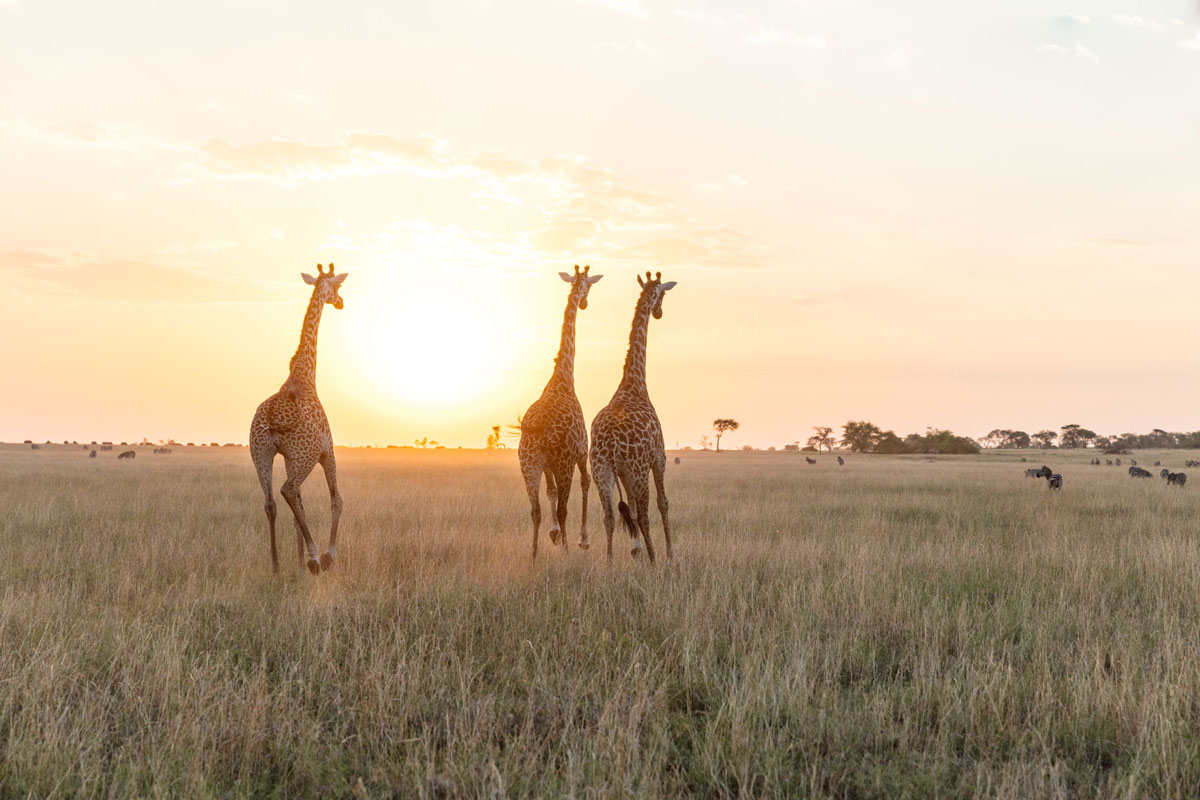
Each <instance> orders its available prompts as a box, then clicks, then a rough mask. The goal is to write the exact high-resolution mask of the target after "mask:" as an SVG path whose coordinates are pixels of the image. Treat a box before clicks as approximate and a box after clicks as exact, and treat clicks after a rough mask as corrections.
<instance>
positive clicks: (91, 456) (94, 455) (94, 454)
mask: <svg viewBox="0 0 1200 800" xmlns="http://www.w3.org/2000/svg"><path fill="white" fill-rule="evenodd" d="M95 457H96V451H95V450H93V451H92V452H91V453H89V454H88V458H95Z"/></svg>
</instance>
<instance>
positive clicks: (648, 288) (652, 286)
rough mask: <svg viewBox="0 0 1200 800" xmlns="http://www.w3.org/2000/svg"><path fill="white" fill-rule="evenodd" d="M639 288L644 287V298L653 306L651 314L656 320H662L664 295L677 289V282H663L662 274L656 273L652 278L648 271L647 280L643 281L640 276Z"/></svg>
mask: <svg viewBox="0 0 1200 800" xmlns="http://www.w3.org/2000/svg"><path fill="white" fill-rule="evenodd" d="M637 279H638V286H641V287H642V297H643V298H646V299H647V300H649V302H650V303H651V304H652V305H651V307H650V313H651V314H653V315H654V318H655V319H662V300H663V295H664V294H666V293H667V292H669V291H670V290H671V289H674V288H675V281H668V282H667V283H663V282H662V273H661V272H656V273H654V277H653V278H651V277H650V271H649V270H647V271H646V280H642V276H641V275H638V276H637Z"/></svg>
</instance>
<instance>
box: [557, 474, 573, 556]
mask: <svg viewBox="0 0 1200 800" xmlns="http://www.w3.org/2000/svg"><path fill="white" fill-rule="evenodd" d="M574 471H575V465H574V464H572V465H571V466H570V467H568V468H567V471H566V472H563V473H562V474H560V475H556V476H555V478H554V483H555V485H556V486H557V488H558V513H557V514H555V522H556V523H557V525H558V541H559V544H561V545H562V548H563V550H564V551H565V550H566V549H567V508H568V506H569V505H570V502H571V479H572V478H574V477H575V476H574V475H573V474H572V473H573V472H574Z"/></svg>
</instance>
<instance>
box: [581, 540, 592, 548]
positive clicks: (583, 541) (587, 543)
mask: <svg viewBox="0 0 1200 800" xmlns="http://www.w3.org/2000/svg"><path fill="white" fill-rule="evenodd" d="M591 546H592V543H591V542H588V541H586V540H584V539H580V540H579V549H580V550H587V549H588V548H589V547H591Z"/></svg>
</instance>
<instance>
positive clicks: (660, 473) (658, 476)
mask: <svg viewBox="0 0 1200 800" xmlns="http://www.w3.org/2000/svg"><path fill="white" fill-rule="evenodd" d="M666 471H667V465H666V462H665V461H664V462H663V463H662V464H660V465H658V467H657V468H656V469H655V470H654V496H655V499H656V500H658V513H659V515H660V516H661V517H662V525H663V538H664V539H665V540H666V542H667V559H668V560H670V559H671V558H673V557H674V555H675V554H674V552H673V551H672V550H671V523H670V521H669V520H668V518H667V509H668V507H669V504H668V503H667V492H666V490H665V489H664V488H663V478H664V473H665V472H666Z"/></svg>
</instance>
